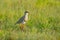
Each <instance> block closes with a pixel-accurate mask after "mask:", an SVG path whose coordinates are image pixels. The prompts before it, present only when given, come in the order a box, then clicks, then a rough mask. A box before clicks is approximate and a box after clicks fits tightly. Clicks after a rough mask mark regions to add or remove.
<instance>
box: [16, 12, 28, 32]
mask: <svg viewBox="0 0 60 40" xmlns="http://www.w3.org/2000/svg"><path fill="white" fill-rule="evenodd" d="M28 14H29V12H28V11H25V12H24V15H23V16H22V17H21V18H20V19H19V20H18V21H17V22H16V24H19V25H20V29H21V30H22V31H23V30H24V27H25V24H26V22H27V21H28Z"/></svg>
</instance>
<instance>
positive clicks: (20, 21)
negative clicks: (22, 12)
mask: <svg viewBox="0 0 60 40" xmlns="http://www.w3.org/2000/svg"><path fill="white" fill-rule="evenodd" d="M24 18H25V16H23V17H21V18H20V19H19V20H18V21H17V22H16V24H20V23H22V22H23V21H24Z"/></svg>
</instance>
